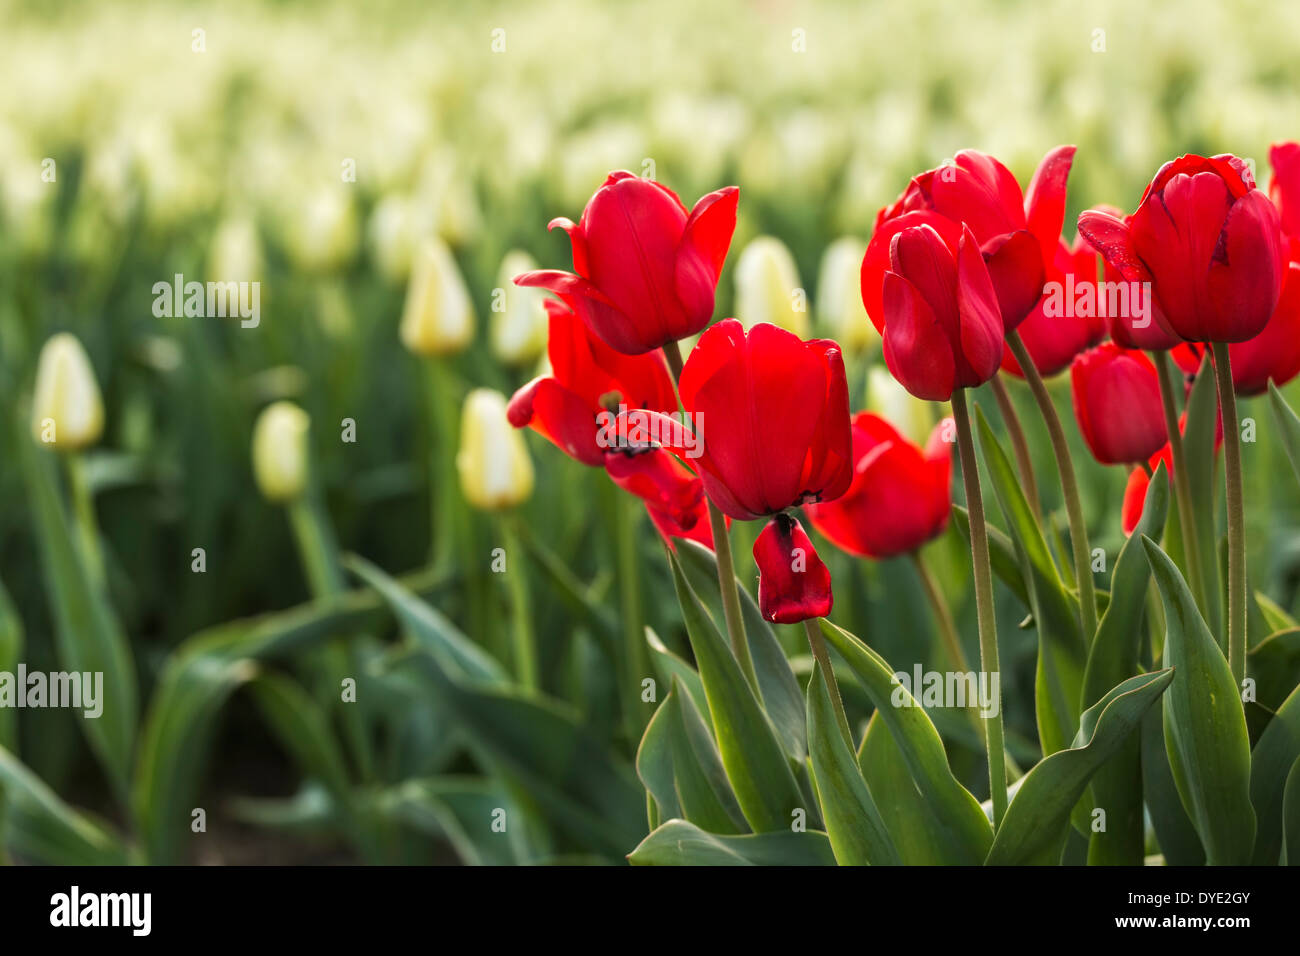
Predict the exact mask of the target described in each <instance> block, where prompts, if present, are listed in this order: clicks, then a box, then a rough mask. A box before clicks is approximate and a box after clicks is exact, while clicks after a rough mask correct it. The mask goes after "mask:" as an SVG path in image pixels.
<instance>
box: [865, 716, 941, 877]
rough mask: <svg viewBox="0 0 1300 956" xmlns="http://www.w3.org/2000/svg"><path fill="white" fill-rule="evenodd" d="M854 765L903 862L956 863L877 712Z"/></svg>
mask: <svg viewBox="0 0 1300 956" xmlns="http://www.w3.org/2000/svg"><path fill="white" fill-rule="evenodd" d="M858 766H859V767H861V769H862V776H863V779H865V780H866V781H867V789H869V790H870V791H871V796H872V798H873V799H874V800H875V802H876V807H877V808H878V809H879V810H880V817H881V819H882V820H884V822H885V829H886V830H887V831H888V832H889V835H890V837H891V838H892V839H893V841H894V846H895V847H897V848H898V855H899V857H900V858H901V859H902V862H903V863H904V864H906V865H908V866H936V865H942V864H946V863H956V862H958V861H957V860H956V859H955V858H954V857H953V854H952V853H951V851H950V848H949V847H948V845H947V844H946V842H945V841H944V839H943V836H942V831H941V828H940V826H939V824H938V821H937V819H936V817H935V815H934V812H933V811H932V810H931V809H930V806H929V804H927V803H926V802H925V801H924V800H918V799H917V798H916V796H917V793H916V785H915V784H914V783H912V775H911V772H910V771H909V770H908V767H907V761H906V760H904V759H903V753H902V751H901V750H899V749H898V744H897V743H895V742H894V737H893V734H891V733H890V732H889V728H888V727H887V726H886V725H885V722H884V720H883V719H882V718H881V716H880V713H879V711H877V712H876V713H873V714H872V715H871V720H870V721H868V722H867V732H866V734H864V735H863V738H862V745H861V747H859V748H858Z"/></svg>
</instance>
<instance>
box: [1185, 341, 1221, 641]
mask: <svg viewBox="0 0 1300 956" xmlns="http://www.w3.org/2000/svg"><path fill="white" fill-rule="evenodd" d="M1186 418H1187V424H1186V426H1185V427H1184V429H1183V457H1184V458H1185V459H1186V461H1187V483H1188V485H1189V486H1190V488H1191V494H1192V501H1194V502H1196V503H1197V505H1196V507H1195V508H1194V509H1193V510H1194V514H1195V518H1194V522H1193V523H1194V524H1195V525H1196V528H1195V534H1196V540H1197V543H1198V545H1199V548H1198V550H1199V553H1200V556H1201V563H1202V564H1203V565H1204V567H1203V569H1202V570H1203V571H1204V573H1205V579H1206V587H1205V588H1204V589H1203V590H1205V591H1206V593H1205V594H1204V595H1203V598H1204V600H1205V607H1206V613H1205V622H1206V625H1207V626H1208V627H1209V629H1210V634H1211V635H1213V636H1214V638H1215V640H1216V641H1218V642H1219V645H1220V647H1222V648H1223V652H1224V654H1227V640H1228V635H1227V632H1226V630H1225V629H1224V627H1223V595H1222V593H1221V589H1220V587H1219V582H1220V577H1219V538H1218V532H1217V530H1216V520H1217V516H1218V510H1217V507H1216V506H1215V501H1216V495H1217V494H1218V486H1219V473H1218V470H1217V469H1216V468H1215V449H1216V447H1217V445H1218V441H1217V439H1216V436H1217V435H1218V433H1219V395H1218V390H1217V387H1216V385H1215V381H1214V371H1213V369H1212V368H1211V367H1210V361H1209V356H1208V355H1207V356H1206V358H1205V359H1204V361H1203V362H1202V363H1201V368H1200V371H1198V372H1197V373H1196V380H1195V382H1193V384H1192V390H1191V393H1190V394H1189V395H1188V396H1187V411H1186ZM1179 530H1180V533H1181V534H1182V535H1183V536H1184V537H1185V536H1186V535H1189V534H1192V533H1193V532H1192V530H1191V529H1188V528H1180V529H1179Z"/></svg>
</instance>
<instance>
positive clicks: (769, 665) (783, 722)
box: [677, 538, 808, 765]
mask: <svg viewBox="0 0 1300 956" xmlns="http://www.w3.org/2000/svg"><path fill="white" fill-rule="evenodd" d="M677 556H678V558H679V559H680V561H681V565H682V571H683V572H684V573H685V575H686V580H687V581H688V582H689V583H690V586H691V590H693V591H694V592H695V594H696V596H697V597H700V596H702V595H703V596H707V598H701V599H702V600H708V601H712V600H714V599H715V597H714V596H715V595H718V559H717V556H716V555H715V554H714V553H713V552H712V551H710V550H709V549H708V548H706V547H704V546H703V545H702V544H699V543H697V542H695V541H689V540H686V539H684V538H679V539H678V540H677ZM736 587H737V589H738V590H739V592H740V613H741V616H742V617H743V618H744V620H745V635H746V637H748V639H749V651H750V654H751V656H752V657H753V660H754V676H756V677H757V678H758V691H759V695H760V697H761V698H762V702H763V710H764V711H765V712H766V713H767V716H768V719H769V720H771V721H772V726H773V727H775V728H776V731H777V733H778V734H779V735H780V738H781V743H782V746H784V748H785V752H786V753H787V754H788V755H789V756H790V759H791V760H793V761H794V763H795V764H796V765H800V764H802V763H803V762H804V758H805V757H806V756H807V755H808V747H807V728H806V726H805V724H804V704H803V693H802V692H801V691H800V690H799V684H798V682H797V681H796V680H795V678H794V672H793V671H792V670H791V669H790V663H789V661H788V660H787V659H786V656H785V652H784V651H783V650H782V649H781V642H780V641H778V640H777V638H776V633H775V632H774V631H773V630H772V625H771V624H769V623H768V622H767V621H765V620H763V614H762V612H761V611H760V610H759V608H758V604H757V603H755V601H754V598H753V597H752V596H751V595H750V593H749V590H748V589H747V588H745V587H744V586H742V585H741V584H740V582H739V580H737V582H736ZM716 601H717V605H716V607H714V606H713V605H712V604H706V607H709V608H710V610H711V614H712V617H713V620H714V622H715V623H716V622H720V621H722V620H723V618H722V605H721V597H720V596H718V597H717V598H716Z"/></svg>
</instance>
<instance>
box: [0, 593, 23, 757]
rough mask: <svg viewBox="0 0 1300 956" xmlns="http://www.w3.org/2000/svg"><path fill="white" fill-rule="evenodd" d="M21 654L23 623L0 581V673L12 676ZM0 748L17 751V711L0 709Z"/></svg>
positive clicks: (10, 708) (7, 708)
mask: <svg viewBox="0 0 1300 956" xmlns="http://www.w3.org/2000/svg"><path fill="white" fill-rule="evenodd" d="M22 652H23V622H22V620H21V619H20V618H19V617H18V611H17V609H16V608H15V607H14V605H13V602H12V601H11V600H10V599H9V592H7V591H6V590H5V586H4V582H3V581H0V673H7V674H13V673H15V672H16V671H17V670H18V659H19V657H20V656H21V655H22ZM0 747H5V748H7V749H8V750H9V751H11V752H17V750H18V711H17V709H15V708H13V707H0Z"/></svg>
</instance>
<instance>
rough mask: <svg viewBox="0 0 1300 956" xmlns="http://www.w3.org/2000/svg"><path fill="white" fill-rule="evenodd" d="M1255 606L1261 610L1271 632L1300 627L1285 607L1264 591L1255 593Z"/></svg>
mask: <svg viewBox="0 0 1300 956" xmlns="http://www.w3.org/2000/svg"><path fill="white" fill-rule="evenodd" d="M1255 605H1256V606H1257V607H1258V608H1259V613H1260V614H1262V615H1263V616H1264V621H1265V623H1267V624H1268V629H1269V631H1270V632H1276V631H1284V630H1287V629H1289V628H1293V627H1300V623H1297V622H1296V619H1295V618H1293V617H1292V616H1291V615H1290V614H1288V613H1287V612H1286V609H1285V608H1284V607H1282V606H1281V605H1280V604H1278V603H1277V602H1276V601H1274V600H1273V599H1272V598H1270V597H1269V596H1268V595H1267V594H1265V593H1264V592H1263V591H1256V592H1255Z"/></svg>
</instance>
